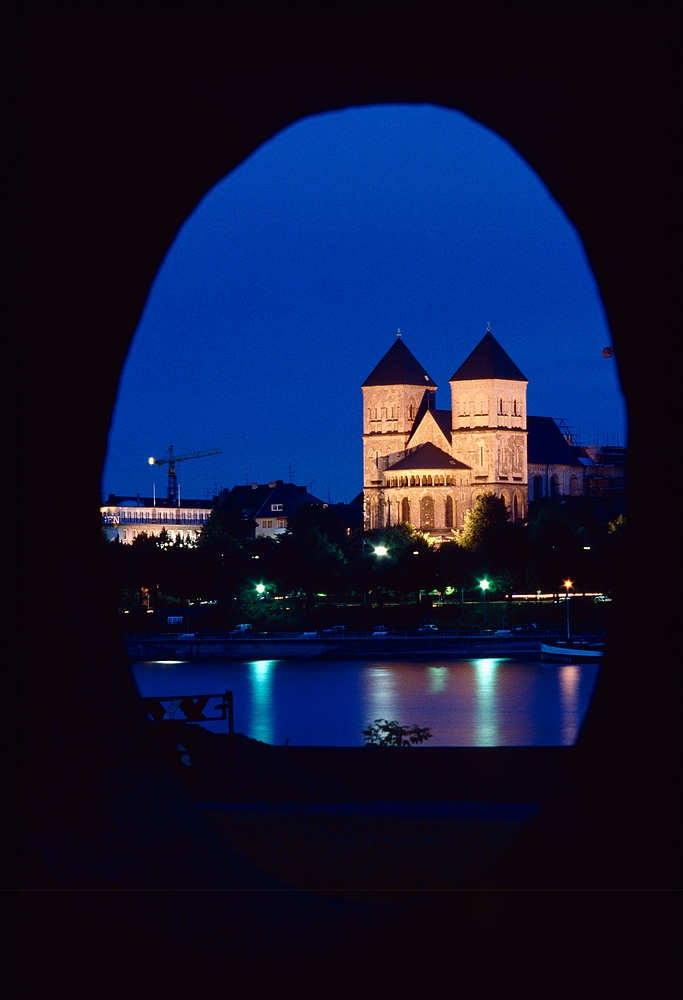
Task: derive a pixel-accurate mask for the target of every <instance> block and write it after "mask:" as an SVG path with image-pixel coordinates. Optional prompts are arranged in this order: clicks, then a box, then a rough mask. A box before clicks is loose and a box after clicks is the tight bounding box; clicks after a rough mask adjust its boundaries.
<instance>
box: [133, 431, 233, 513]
mask: <svg viewBox="0 0 683 1000" xmlns="http://www.w3.org/2000/svg"><path fill="white" fill-rule="evenodd" d="M220 454H221V449H220V448H214V449H213V450H212V451H192V452H190V453H189V454H188V455H174V453H173V445H171V446H170V448H169V449H168V455H167V456H166V458H154V457H152V458H150V459H149V464H150V465H168V481H167V483H166V498H167V500H168V502H169V503H170V504H173V505H174V506H175V505H176V504H178V503H179V502H180V500H179V496H178V473H177V471H176V465H177V463H178V462H185V461H187V459H188V458H205V457H206V456H207V455H220Z"/></svg>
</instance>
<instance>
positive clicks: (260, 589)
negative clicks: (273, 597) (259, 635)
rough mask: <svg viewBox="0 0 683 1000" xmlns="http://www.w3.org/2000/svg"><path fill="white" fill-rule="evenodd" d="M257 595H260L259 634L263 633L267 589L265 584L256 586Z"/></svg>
mask: <svg viewBox="0 0 683 1000" xmlns="http://www.w3.org/2000/svg"><path fill="white" fill-rule="evenodd" d="M256 593H257V594H258V595H259V601H260V604H259V612H260V614H259V629H258V630H259V632H263V601H264V599H265V594H266V587H265V584H263V583H257V584H256Z"/></svg>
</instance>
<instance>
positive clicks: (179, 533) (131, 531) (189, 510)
mask: <svg viewBox="0 0 683 1000" xmlns="http://www.w3.org/2000/svg"><path fill="white" fill-rule="evenodd" d="M213 506H214V504H213V501H202V500H183V501H176V503H175V504H171V503H169V502H168V501H163V500H162V501H160V500H157V499H156V498H155V497H141V496H140V494H138V495H137V496H134V497H124V496H115V495H114V494H110V495H109V498H108V500H107V503H106V504H104V505H103V506H102V507H100V515H101V517H102V528H103V529H104V533H105V535H106V537H107V539H108V540H109V541H110V542H113V541H115V540H116V539H118V540H119V542H122V543H123V544H124V545H131V544H132V543H133V542H134V541H135V539H136V538H137V537H138V535H142V534H146V535H148V536H152V535H154V536H156V535H160V534H161V533H162V531H165V532H166V534H167V535H168V538H169V541H171V542H175V541H178V540H181V541H188V542H189V541H196V540H197V538H198V537H199V534H200V532H201V530H202V528H203V527H204V525H205V524H206V522H207V521H208V520H209V517H210V515H211V511H212V510H213Z"/></svg>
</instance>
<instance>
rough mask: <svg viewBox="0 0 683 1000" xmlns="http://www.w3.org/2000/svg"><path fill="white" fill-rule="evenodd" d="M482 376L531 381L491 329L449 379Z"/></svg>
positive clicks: (467, 378) (456, 380)
mask: <svg viewBox="0 0 683 1000" xmlns="http://www.w3.org/2000/svg"><path fill="white" fill-rule="evenodd" d="M482 378H497V379H502V380H503V381H508V382H528V381H529V380H528V379H527V377H526V376H525V375H522V373H521V371H520V370H519V368H518V367H517V365H516V364H515V363H514V361H513V360H512V358H511V357H510V356H509V354H508V353H507V352H506V351H504V350H503V348H502V347H501V346H500V344H499V343H498V341H497V340H496V338H495V337H494V336H493V334H492V333H491V331H490V330H488V331H487V332H486V333H485V334H484V336H483V337H482V339H481V340H480V341H479V343H478V344H477V346H476V347H475V348H474V350H473V351H472V353H471V354H470V355H469V357H468V358H466V359H465V361H463V363H462V364H461V365H460V367H459V368H458V370H457V371H456V373H455V375H453V376H452V377H451V378H450V379H449V381H450V382H469V381H474V380H475V379H482Z"/></svg>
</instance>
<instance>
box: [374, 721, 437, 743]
mask: <svg viewBox="0 0 683 1000" xmlns="http://www.w3.org/2000/svg"><path fill="white" fill-rule="evenodd" d="M363 738H364V740H365V745H366V747H411V746H415V745H416V744H417V743H424V742H426V741H427V740H429V739H431V738H432V731H431V729H430V728H429V726H424V727H422V726H402V725H400V723H398V722H396V721H395V720H392V721H391V722H388V721H387V720H386V719H375V721H374V723H373V724H372V725H371V726H368V727H367V729H364V730H363Z"/></svg>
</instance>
